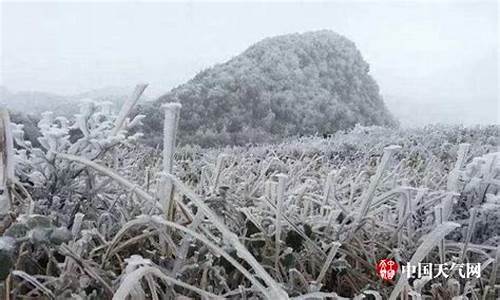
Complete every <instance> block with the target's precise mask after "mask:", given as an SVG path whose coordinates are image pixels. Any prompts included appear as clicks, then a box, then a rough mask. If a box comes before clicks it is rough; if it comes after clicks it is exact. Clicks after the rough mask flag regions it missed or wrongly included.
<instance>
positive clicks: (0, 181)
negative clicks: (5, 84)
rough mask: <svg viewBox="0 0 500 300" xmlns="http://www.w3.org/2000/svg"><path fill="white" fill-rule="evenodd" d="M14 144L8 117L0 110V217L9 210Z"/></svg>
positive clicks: (7, 114) (3, 110)
mask: <svg viewBox="0 0 500 300" xmlns="http://www.w3.org/2000/svg"><path fill="white" fill-rule="evenodd" d="M14 164H15V162H14V142H13V140H12V131H11V126H10V116H9V112H8V111H7V110H6V109H1V110H0V216H1V215H6V214H7V213H8V212H9V210H10V204H11V195H10V187H9V186H10V184H11V183H12V182H14V168H15V166H14Z"/></svg>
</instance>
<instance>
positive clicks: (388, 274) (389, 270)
mask: <svg viewBox="0 0 500 300" xmlns="http://www.w3.org/2000/svg"><path fill="white" fill-rule="evenodd" d="M398 268H399V266H398V263H397V262H396V261H394V260H393V259H387V258H386V259H381V260H379V261H378V263H377V274H378V276H380V278H382V279H383V280H388V281H390V280H392V279H393V278H394V277H395V276H396V272H397V271H398Z"/></svg>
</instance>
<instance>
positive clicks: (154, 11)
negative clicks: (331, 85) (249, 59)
mask: <svg viewBox="0 0 500 300" xmlns="http://www.w3.org/2000/svg"><path fill="white" fill-rule="evenodd" d="M497 6H498V5H497V2H496V1H449V2H448V1H446V2H445V1H438V2H436V1H404V2H403V1H400V2H396V1H384V2H373V1H371V2H350V1H349V2H348V1H341V2H330V3H321V2H317V3H308V4H306V3H300V2H296V3H272V4H269V3H267V4H266V3H197V2H186V3H158V2H153V3H130V2H127V3H118V2H109V3H98V2H90V3H13V2H12V3H5V2H2V4H1V16H2V18H1V47H0V49H1V75H0V84H1V85H2V86H4V87H7V88H8V89H9V90H13V91H26V90H30V91H44V92H51V93H58V94H68V95H69V94H76V93H81V92H85V91H87V90H92V89H98V88H103V87H109V86H113V87H130V86H133V85H134V84H135V83H137V82H148V83H150V87H149V89H148V93H149V96H150V97H155V96H158V95H161V94H162V93H165V92H168V90H169V89H171V88H172V87H174V86H176V85H178V84H181V83H183V82H185V81H186V80H188V79H190V78H191V77H192V76H194V75H195V74H196V73H197V72H199V71H201V70H202V69H203V68H206V67H209V66H211V65H214V64H216V63H221V62H224V61H226V60H227V59H229V58H231V57H233V56H235V55H237V54H239V53H240V52H241V51H243V50H245V49H246V48H247V47H248V46H250V45H251V44H253V43H255V42H257V41H259V40H261V39H263V38H265V37H270V36H275V35H280V34H286V33H292V32H304V31H309V30H317V29H331V30H334V31H336V32H338V33H340V34H342V35H344V36H346V37H347V38H349V39H351V40H353V41H354V42H355V43H356V45H357V47H358V48H359V49H360V51H361V53H362V54H363V56H364V58H365V60H366V61H368V62H369V63H370V66H371V73H372V75H373V76H374V77H375V79H376V80H377V82H378V84H379V86H380V89H381V93H382V95H383V96H384V99H385V100H386V103H387V104H388V106H389V108H390V109H391V110H392V111H393V112H394V114H395V115H396V116H397V117H398V118H399V119H401V121H402V123H403V124H406V125H412V124H425V123H435V122H445V123H460V122H463V123H466V124H474V123H494V122H496V123H498V122H499V114H500V113H499V105H498V93H499V92H498V68H499V66H498V63H499V61H498V26H497V22H498V7H497Z"/></svg>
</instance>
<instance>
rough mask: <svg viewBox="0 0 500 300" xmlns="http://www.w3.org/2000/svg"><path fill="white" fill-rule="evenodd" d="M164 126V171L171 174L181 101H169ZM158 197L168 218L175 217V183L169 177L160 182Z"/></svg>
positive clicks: (166, 106) (163, 177)
mask: <svg viewBox="0 0 500 300" xmlns="http://www.w3.org/2000/svg"><path fill="white" fill-rule="evenodd" d="M163 108H164V109H165V120H164V124H163V125H164V126H163V173H168V174H171V173H172V171H173V166H174V154H175V138H176V134H177V126H178V124H179V113H180V109H181V104H180V103H167V104H164V105H163ZM158 188H159V191H158V197H159V200H160V203H161V206H162V207H163V212H164V214H165V216H166V217H167V220H173V219H174V207H175V205H174V201H173V185H172V183H171V182H170V181H169V180H168V178H167V177H165V176H162V177H161V180H160V184H159V187H158Z"/></svg>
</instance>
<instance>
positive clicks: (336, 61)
mask: <svg viewBox="0 0 500 300" xmlns="http://www.w3.org/2000/svg"><path fill="white" fill-rule="evenodd" d="M177 101H178V102H181V103H182V105H183V109H182V116H181V121H180V130H181V135H180V136H181V137H183V142H185V143H197V144H201V145H205V146H213V145H228V144H233V145H234V144H236V145H238V144H244V143H248V142H264V141H270V140H273V139H277V138H282V137H285V136H290V135H297V134H298V135H311V134H331V133H333V132H335V131H337V130H339V129H347V128H351V127H353V126H354V125H355V124H356V123H360V124H362V125H393V124H395V121H394V120H393V117H392V116H391V114H390V113H389V111H388V110H387V108H386V106H385V104H384V102H383V100H382V98H381V96H380V94H379V89H378V86H377V83H376V82H375V81H374V79H373V78H372V77H371V76H370V74H369V65H368V63H366V62H365V61H364V60H363V58H362V56H361V53H360V52H359V51H358V49H357V48H356V46H355V45H354V43H353V42H352V41H350V40H348V39H347V38H345V37H343V36H341V35H338V34H336V33H334V32H332V31H326V30H323V31H316V32H307V33H303V34H290V35H283V36H278V37H273V38H267V39H264V40H262V41H260V42H258V43H256V44H255V45H253V46H251V47H250V48H248V49H247V50H246V51H244V52H243V53H242V54H240V55H238V56H236V57H234V58H233V59H231V60H229V61H228V62H226V63H223V64H219V65H216V66H214V67H212V68H209V69H207V70H204V71H202V72H201V73H199V74H198V75H196V76H195V77H194V78H193V79H192V80H190V81H188V82H187V83H185V84H183V85H180V86H179V87H177V88H175V89H173V90H172V91H171V92H169V93H167V94H166V95H164V96H162V97H160V99H159V100H158V101H157V103H156V106H154V107H143V110H144V113H146V114H147V115H150V116H151V115H154V114H155V113H156V117H152V118H148V120H147V121H148V122H147V124H146V125H147V126H150V129H151V130H150V131H151V132H152V134H151V136H153V137H154V136H157V132H155V131H157V130H158V129H159V128H161V126H158V120H160V119H161V110H158V109H157V107H158V106H159V105H160V104H161V103H165V102H177ZM146 131H148V130H146Z"/></svg>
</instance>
